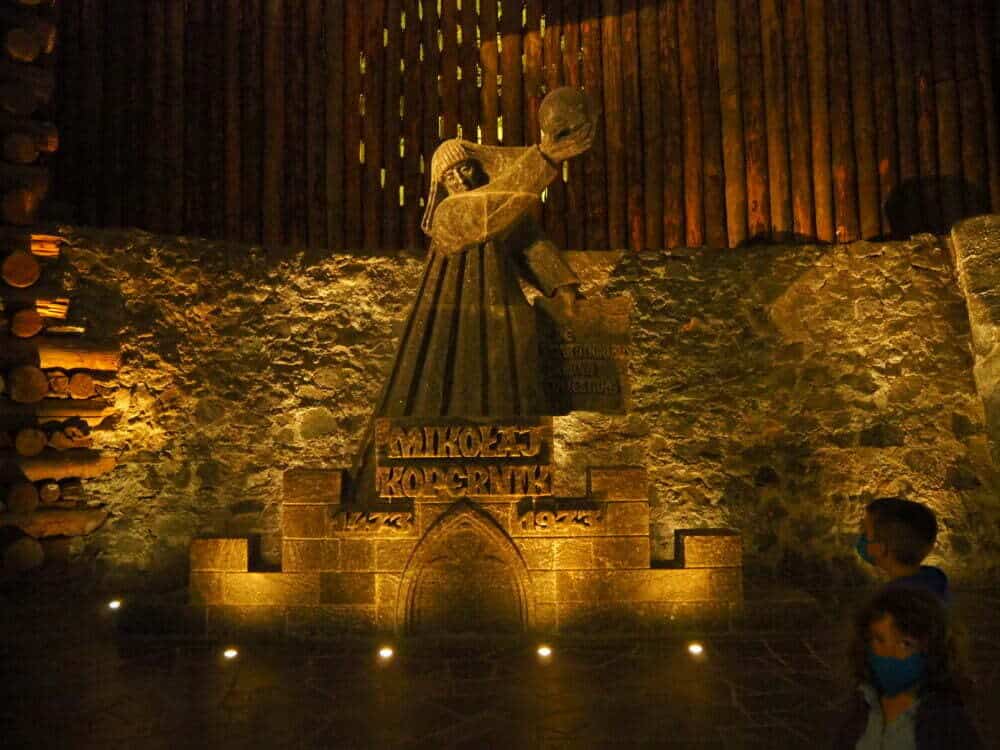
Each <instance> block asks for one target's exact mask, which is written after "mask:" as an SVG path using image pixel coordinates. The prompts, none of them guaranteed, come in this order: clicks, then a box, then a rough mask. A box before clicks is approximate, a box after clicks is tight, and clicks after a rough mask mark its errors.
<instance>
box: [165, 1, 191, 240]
mask: <svg viewBox="0 0 1000 750" xmlns="http://www.w3.org/2000/svg"><path fill="white" fill-rule="evenodd" d="M184 24H185V14H184V3H171V2H168V3H167V93H166V100H167V118H166V120H165V121H164V126H165V131H166V143H167V149H166V152H167V160H166V164H165V172H166V190H165V192H164V194H163V196H162V198H163V203H164V206H165V210H164V219H165V221H164V231H166V232H169V233H172V234H179V233H180V232H181V231H182V230H183V226H184V101H185V89H186V86H185V83H184Z"/></svg>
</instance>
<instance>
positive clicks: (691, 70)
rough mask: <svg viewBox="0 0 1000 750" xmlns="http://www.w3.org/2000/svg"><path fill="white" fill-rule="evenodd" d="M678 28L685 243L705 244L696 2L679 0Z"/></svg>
mask: <svg viewBox="0 0 1000 750" xmlns="http://www.w3.org/2000/svg"><path fill="white" fill-rule="evenodd" d="M677 28H678V31H679V34H680V36H679V39H680V52H681V108H682V112H683V114H684V226H685V227H686V228H687V233H686V238H685V242H686V244H687V246H688V247H698V246H700V245H703V244H705V225H704V219H705V203H704V189H705V185H704V174H703V172H702V161H703V157H702V145H703V144H702V121H701V80H700V76H699V70H698V46H699V45H698V37H699V33H698V3H697V2H695V0H681V2H680V5H679V6H678V15H677Z"/></svg>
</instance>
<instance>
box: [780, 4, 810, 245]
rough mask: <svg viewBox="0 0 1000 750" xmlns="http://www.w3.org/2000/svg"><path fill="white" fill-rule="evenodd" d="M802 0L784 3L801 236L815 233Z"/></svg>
mask: <svg viewBox="0 0 1000 750" xmlns="http://www.w3.org/2000/svg"><path fill="white" fill-rule="evenodd" d="M802 2H803V0H788V4H787V5H786V6H785V54H786V55H787V62H788V68H787V70H788V94H789V96H788V144H789V154H788V155H789V161H790V165H791V174H792V222H793V223H792V229H793V231H794V233H795V237H796V238H797V239H799V240H806V241H810V240H812V239H814V238H815V236H816V222H815V221H814V219H813V189H812V187H813V186H812V171H811V160H810V158H809V63H808V55H807V48H806V20H805V16H804V12H803V6H802Z"/></svg>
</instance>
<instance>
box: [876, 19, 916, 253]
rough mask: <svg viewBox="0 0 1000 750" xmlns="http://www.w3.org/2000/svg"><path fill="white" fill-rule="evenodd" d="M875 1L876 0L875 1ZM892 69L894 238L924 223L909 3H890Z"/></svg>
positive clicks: (906, 233)
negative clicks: (896, 165)
mask: <svg viewBox="0 0 1000 750" xmlns="http://www.w3.org/2000/svg"><path fill="white" fill-rule="evenodd" d="M875 1H876V2H877V1H878V0H875ZM889 7H890V11H891V18H890V25H891V37H890V38H891V41H892V68H893V76H894V87H895V91H896V153H897V154H898V155H899V187H898V191H897V195H896V196H895V197H894V198H893V199H892V202H891V205H890V207H889V211H888V214H889V224H890V228H891V229H892V232H893V236H895V237H896V238H897V239H901V238H902V237H904V236H906V235H908V234H911V233H913V232H915V231H916V230H917V227H919V226H920V225H921V223H922V222H923V216H922V213H923V212H922V210H921V207H920V200H921V199H920V154H919V149H918V144H917V119H916V98H917V94H916V88H915V86H914V80H915V74H914V69H913V30H912V28H911V21H910V4H909V3H906V2H904V3H890V6H889Z"/></svg>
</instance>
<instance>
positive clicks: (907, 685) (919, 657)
mask: <svg viewBox="0 0 1000 750" xmlns="http://www.w3.org/2000/svg"><path fill="white" fill-rule="evenodd" d="M868 666H870V667H871V669H872V673H873V674H874V675H875V687H877V688H878V690H879V692H880V693H882V695H888V696H893V695H899V694H900V693H905V692H906V691H907V690H909V689H911V688H912V687H914V686H915V685H916V684H917V683H919V682H920V681H921V680H922V679H923V678H924V672H925V671H926V670H927V659H926V657H925V656H924V655H923V654H914V655H913V656H911V657H909V658H907V659H894V658H892V657H891V656H876V655H875V654H873V653H872V652H871V651H869V652H868Z"/></svg>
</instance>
